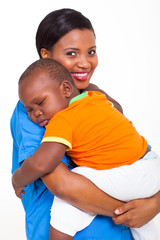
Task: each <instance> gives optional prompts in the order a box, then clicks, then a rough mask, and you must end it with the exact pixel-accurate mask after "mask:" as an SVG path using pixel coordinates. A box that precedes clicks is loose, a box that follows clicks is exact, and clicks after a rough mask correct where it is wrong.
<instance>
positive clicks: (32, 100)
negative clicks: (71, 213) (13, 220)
mask: <svg viewBox="0 0 160 240" xmlns="http://www.w3.org/2000/svg"><path fill="white" fill-rule="evenodd" d="M44 79H45V81H44ZM39 81H40V84H39ZM50 82H51V83H50ZM52 82H53V81H50V78H49V75H47V74H46V73H42V72H41V71H40V70H38V71H37V73H35V72H34V73H32V75H31V76H30V78H28V79H27V81H26V83H25V81H23V82H22V83H21V84H20V86H19V96H20V99H21V101H22V102H23V103H24V106H25V108H26V110H28V115H29V117H30V119H31V120H32V121H34V122H35V123H37V122H41V123H42V121H40V119H41V120H42V119H43V122H45V119H50V118H51V117H52V116H53V115H54V114H55V113H56V112H58V111H60V109H61V110H62V109H64V108H66V107H67V106H68V103H69V101H70V99H71V98H73V97H74V96H76V95H78V94H79V91H78V90H77V89H76V88H75V87H74V88H73V86H72V85H71V84H70V83H69V82H68V81H63V82H62V84H61V85H60V87H59V85H58V87H57V85H56V86H54V87H53V86H52V85H53V83H52ZM30 84H32V89H31V87H30ZM43 99H45V101H43ZM57 101H58V102H57ZM39 102H43V104H40V105H39ZM53 102H55V103H57V104H50V103H53ZM50 106H51V107H50ZM50 113H52V114H50ZM66 148H67V147H66V146H65V145H63V144H60V143H54V142H50V143H42V144H41V145H40V147H39V148H38V149H37V150H36V151H35V152H34V154H33V155H32V156H30V157H29V158H27V159H26V160H25V161H24V162H23V164H22V166H21V168H19V169H17V170H16V171H15V172H14V174H13V177H12V182H13V186H14V189H15V192H16V195H17V196H18V197H20V198H22V196H21V193H22V189H23V188H24V186H26V185H28V184H30V183H31V182H33V181H35V180H36V179H38V178H40V177H42V180H43V181H44V183H45V184H46V186H47V187H48V189H49V190H50V191H51V192H52V193H53V194H54V195H57V196H58V197H60V198H62V199H64V200H66V201H68V202H70V203H71V204H73V205H75V206H76V207H78V208H81V209H83V210H85V211H89V212H94V213H98V212H99V213H100V214H103V215H109V216H115V215H114V213H113V211H114V209H115V208H116V207H117V206H120V205H121V204H122V202H121V201H117V200H115V201H112V200H113V199H112V198H111V197H110V196H108V195H106V194H105V193H104V192H102V191H101V190H99V189H98V188H97V187H96V186H95V185H94V184H93V183H92V182H90V181H89V180H88V179H86V178H84V177H83V176H81V175H79V174H75V173H73V172H71V171H69V170H68V168H67V167H66V166H65V165H64V164H63V163H62V162H61V159H62V158H63V156H64V154H65V152H66ZM44 159H45V161H44ZM48 173H50V174H48ZM54 179H55V181H54ZM69 182H70V184H69ZM88 189H89V190H90V191H88ZM84 196H85V197H84ZM93 198H94V199H95V201H94V202H93Z"/></svg>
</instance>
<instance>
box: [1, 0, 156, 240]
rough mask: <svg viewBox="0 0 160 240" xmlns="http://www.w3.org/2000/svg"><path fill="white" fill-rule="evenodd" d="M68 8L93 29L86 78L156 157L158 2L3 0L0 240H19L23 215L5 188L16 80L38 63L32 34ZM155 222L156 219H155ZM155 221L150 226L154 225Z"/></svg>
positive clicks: (16, 200)
mask: <svg viewBox="0 0 160 240" xmlns="http://www.w3.org/2000/svg"><path fill="white" fill-rule="evenodd" d="M63 7H70V8H74V9H76V10H79V11H81V12H82V13H83V14H84V15H85V16H87V17H88V18H89V19H90V20H91V22H92V23H93V26H94V28H95V32H96V36H97V47H98V49H97V51H98V55H99V66H98V68H97V70H96V72H95V74H94V76H93V78H92V82H94V83H95V84H97V85H98V86H99V87H101V88H102V89H103V90H105V91H106V92H107V93H108V94H109V95H111V96H112V97H113V98H115V99H116V100H117V101H119V102H120V103H121V105H122V106H123V109H124V113H125V115H126V116H127V117H128V118H129V119H130V120H132V121H133V123H134V125H135V126H136V128H137V130H138V131H139V132H140V133H141V134H142V135H143V136H144V137H146V138H147V140H148V141H149V143H150V144H151V145H152V147H153V149H154V150H155V151H157V152H158V154H160V1H159V0H121V1H120V0H112V1H110V0H99V1H89V0H88V1H86V0H81V1H75V0H73V1H72V0H67V1H66V0H58V1H54V0H45V1H44V0H43V1H42V0H34V1H33V0H27V1H20V0H19V1H18V0H14V1H12V0H10V1H7V0H5V1H3V5H2V3H1V6H0V9H1V14H0V61H1V64H0V69H1V70H0V77H1V88H0V90H1V94H0V109H1V115H0V125H1V138H0V141H1V142H0V146H1V150H0V159H1V169H0V178H1V179H0V189H1V195H0V239H5V240H10V239H16V240H22V239H25V233H24V212H23V208H22V205H21V203H20V200H19V199H17V198H16V197H15V195H14V192H13V190H12V187H11V181H10V179H11V173H10V170H11V155H12V139H11V135H10V129H9V122H10V117H11V114H12V111H13V109H14V106H15V104H16V102H17V100H18V94H17V82H18V78H19V76H20V75H21V73H22V72H23V71H24V70H25V68H26V67H27V66H28V65H29V64H30V63H32V62H33V61H34V60H36V59H38V54H37V52H36V48H35V33H36V30H37V27H38V24H39V23H40V21H41V20H42V19H43V18H44V17H45V16H46V15H47V14H48V13H49V12H51V11H53V10H56V9H59V8H63ZM158 218H159V219H158ZM158 220H159V221H160V217H157V218H156V224H157V226H159V227H160V223H159V222H158Z"/></svg>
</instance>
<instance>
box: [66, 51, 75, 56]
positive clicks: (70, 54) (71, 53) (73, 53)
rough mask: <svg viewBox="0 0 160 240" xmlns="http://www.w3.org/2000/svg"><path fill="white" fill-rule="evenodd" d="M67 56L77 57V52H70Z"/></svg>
mask: <svg viewBox="0 0 160 240" xmlns="http://www.w3.org/2000/svg"><path fill="white" fill-rule="evenodd" d="M67 55H69V56H76V53H75V52H68V53H67Z"/></svg>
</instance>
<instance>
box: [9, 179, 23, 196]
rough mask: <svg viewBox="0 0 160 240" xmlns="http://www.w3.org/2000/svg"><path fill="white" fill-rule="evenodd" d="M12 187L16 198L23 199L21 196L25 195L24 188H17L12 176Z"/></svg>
mask: <svg viewBox="0 0 160 240" xmlns="http://www.w3.org/2000/svg"><path fill="white" fill-rule="evenodd" d="M12 186H13V188H14V191H15V194H16V196H17V197H18V198H20V199H22V198H23V196H22V194H25V191H24V190H23V188H24V187H19V186H17V185H16V184H15V183H14V181H13V176H12Z"/></svg>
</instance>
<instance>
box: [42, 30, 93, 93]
mask: <svg viewBox="0 0 160 240" xmlns="http://www.w3.org/2000/svg"><path fill="white" fill-rule="evenodd" d="M41 54H42V57H43V58H53V59H55V60H57V61H58V62H60V63H61V64H62V65H63V66H64V67H65V68H67V70H68V71H69V72H70V73H71V75H72V78H73V80H74V83H75V85H76V87H77V88H78V89H86V88H87V87H88V85H89V82H90V78H91V76H92V74H93V72H94V70H95V68H96V67H97V64H98V58H97V54H96V43H95V36H94V34H93V32H92V31H91V30H89V29H83V30H79V29H74V30H72V31H70V32H68V33H67V34H65V35H64V36H63V37H61V38H60V39H59V40H58V42H57V43H56V44H55V45H54V46H53V48H52V49H51V50H50V51H47V50H45V49H43V50H42V51H41Z"/></svg>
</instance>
